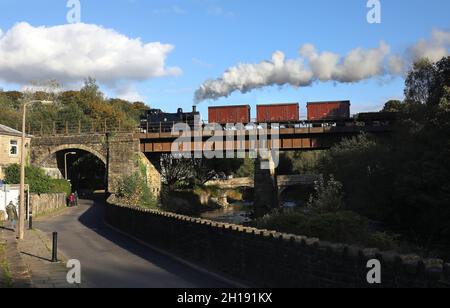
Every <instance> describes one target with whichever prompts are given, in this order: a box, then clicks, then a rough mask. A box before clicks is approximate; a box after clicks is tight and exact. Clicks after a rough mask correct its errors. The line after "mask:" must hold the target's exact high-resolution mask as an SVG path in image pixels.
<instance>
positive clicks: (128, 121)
mask: <svg viewBox="0 0 450 308" xmlns="http://www.w3.org/2000/svg"><path fill="white" fill-rule="evenodd" d="M24 95H25V96H27V95H29V94H27V93H20V92H0V110H2V112H1V113H0V123H1V124H4V125H7V126H10V127H12V128H15V129H19V128H20V127H21V123H22V117H21V110H20V107H21V103H22V102H21V100H22V98H23V97H24ZM48 97H49V94H46V93H34V94H33V99H47V98H48ZM51 100H52V101H54V102H55V103H54V104H53V105H50V106H43V105H41V104H34V105H32V106H31V107H30V108H29V109H28V117H27V124H28V125H27V128H28V127H31V129H32V130H33V131H40V130H41V129H42V130H43V131H44V132H48V133H50V132H52V131H53V123H54V122H57V127H59V126H64V127H65V124H64V123H65V122H68V124H69V126H71V127H73V128H74V129H75V127H78V125H79V123H81V125H82V127H86V128H90V127H91V126H92V122H93V121H94V122H102V123H103V122H104V121H105V120H106V121H107V122H108V123H111V124H115V125H118V123H120V125H121V127H122V128H136V127H137V125H138V124H139V117H140V115H141V114H142V112H143V111H144V110H147V109H148V107H147V106H146V105H145V104H144V103H142V102H134V103H132V102H128V101H125V100H120V99H107V98H105V95H104V94H103V93H102V92H101V91H100V89H99V87H98V85H97V83H96V81H95V79H92V78H88V79H86V80H85V84H84V87H83V88H82V89H81V90H80V91H65V92H61V93H60V94H59V95H57V96H55V95H53V96H52V97H51ZM59 129H63V127H59Z"/></svg>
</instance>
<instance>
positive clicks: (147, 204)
mask: <svg viewBox="0 0 450 308" xmlns="http://www.w3.org/2000/svg"><path fill="white" fill-rule="evenodd" d="M116 196H117V197H118V198H119V199H120V201H121V202H123V203H125V204H127V205H132V206H138V207H144V208H157V207H158V204H157V201H156V200H155V198H154V196H153V195H152V193H151V191H150V188H149V187H148V186H147V183H146V181H145V178H143V176H142V175H141V174H140V173H139V172H136V173H134V174H132V175H129V176H124V177H123V178H122V179H120V180H119V183H118V188H117V194H116Z"/></svg>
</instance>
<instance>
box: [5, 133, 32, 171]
mask: <svg viewBox="0 0 450 308" xmlns="http://www.w3.org/2000/svg"><path fill="white" fill-rule="evenodd" d="M13 140H14V141H17V154H16V155H11V153H10V149H11V145H10V142H11V141H13ZM29 143H30V138H26V139H25V144H29ZM21 149H22V138H21V137H14V136H7V135H0V179H3V177H4V176H5V175H4V168H6V167H8V166H9V165H12V164H19V163H20V151H21Z"/></svg>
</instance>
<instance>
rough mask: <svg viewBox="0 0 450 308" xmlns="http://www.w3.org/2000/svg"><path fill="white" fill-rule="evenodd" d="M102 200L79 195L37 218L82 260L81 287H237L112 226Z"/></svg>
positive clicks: (61, 245) (72, 256)
mask: <svg viewBox="0 0 450 308" xmlns="http://www.w3.org/2000/svg"><path fill="white" fill-rule="evenodd" d="M103 206H104V205H103V204H102V202H94V201H91V200H80V204H79V207H77V208H70V209H68V210H67V211H66V212H64V213H63V214H62V215H60V216H57V217H53V218H49V219H44V220H40V221H36V222H35V224H34V226H35V227H36V228H37V229H39V230H41V231H43V232H45V233H46V234H47V235H48V236H49V238H50V236H51V233H52V232H54V231H56V232H58V239H59V242H58V245H59V247H58V248H59V251H61V252H62V253H63V254H64V255H65V256H66V257H67V258H68V259H77V260H79V261H80V262H81V268H82V285H81V287H89V288H227V287H232V286H231V285H229V284H227V283H226V282H224V281H223V280H221V279H219V278H217V277H215V276H212V275H209V274H207V273H204V272H202V271H198V270H196V269H193V268H192V267H190V266H187V265H185V264H183V263H181V262H179V261H176V260H174V259H172V258H169V257H167V256H165V255H163V254H160V253H158V252H157V251H154V250H153V249H151V248H148V247H146V246H144V245H141V244H139V243H136V242H135V241H133V240H131V239H129V238H127V237H126V236H124V235H122V234H120V233H118V232H116V231H113V230H111V229H110V228H109V227H107V226H106V225H105V224H104V222H103Z"/></svg>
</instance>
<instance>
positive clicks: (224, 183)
mask: <svg viewBox="0 0 450 308" xmlns="http://www.w3.org/2000/svg"><path fill="white" fill-rule="evenodd" d="M318 179H319V176H317V175H306V174H305V175H301V174H295V175H278V176H277V185H278V189H279V191H280V193H281V192H282V190H284V189H286V188H287V187H290V186H299V185H314V182H316V181H317V180H318ZM206 186H217V187H219V188H222V189H235V188H240V187H248V188H254V187H255V181H254V179H252V178H235V179H230V180H217V181H209V182H208V183H206Z"/></svg>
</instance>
